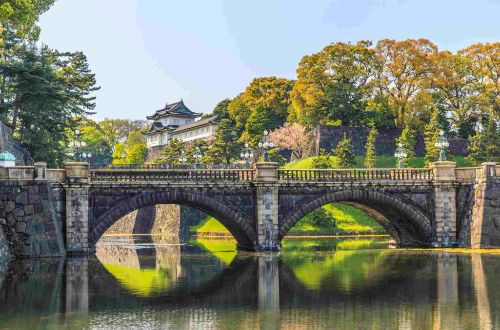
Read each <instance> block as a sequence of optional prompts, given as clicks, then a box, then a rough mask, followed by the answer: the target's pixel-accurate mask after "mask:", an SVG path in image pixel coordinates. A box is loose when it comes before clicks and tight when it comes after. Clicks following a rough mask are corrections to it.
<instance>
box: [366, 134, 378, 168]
mask: <svg viewBox="0 0 500 330" xmlns="http://www.w3.org/2000/svg"><path fill="white" fill-rule="evenodd" d="M377 135H378V131H377V129H376V128H372V129H370V131H369V132H368V137H367V139H366V146H365V150H366V153H365V160H364V164H365V166H366V167H368V168H373V167H375V166H376V164H377V149H376V143H377Z"/></svg>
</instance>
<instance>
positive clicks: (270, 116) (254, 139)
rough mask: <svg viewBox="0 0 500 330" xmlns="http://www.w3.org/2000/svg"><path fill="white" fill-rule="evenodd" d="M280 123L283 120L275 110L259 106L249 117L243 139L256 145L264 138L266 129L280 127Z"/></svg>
mask: <svg viewBox="0 0 500 330" xmlns="http://www.w3.org/2000/svg"><path fill="white" fill-rule="evenodd" d="M280 124H281V121H280V119H279V118H278V117H277V116H276V113H275V112H273V111H270V110H269V109H267V108H265V107H263V106H257V107H256V108H255V110H254V111H253V112H252V114H251V115H250V118H248V121H247V123H246V125H245V132H244V134H243V135H242V139H243V140H245V141H248V143H249V144H250V145H252V146H253V147H255V146H256V145H257V144H258V143H259V140H260V139H261V138H262V134H263V132H264V130H267V131H270V130H272V129H274V128H277V127H279V126H280Z"/></svg>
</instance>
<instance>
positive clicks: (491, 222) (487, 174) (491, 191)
mask: <svg viewBox="0 0 500 330" xmlns="http://www.w3.org/2000/svg"><path fill="white" fill-rule="evenodd" d="M499 246H500V177H497V176H496V163H483V164H482V166H481V168H479V169H477V170H476V181H475V183H474V205H473V207H472V226H471V247H472V248H494V247H499Z"/></svg>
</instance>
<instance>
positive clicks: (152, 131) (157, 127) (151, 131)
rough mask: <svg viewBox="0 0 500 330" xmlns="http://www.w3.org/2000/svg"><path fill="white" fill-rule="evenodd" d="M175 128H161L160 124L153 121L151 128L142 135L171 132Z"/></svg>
mask: <svg viewBox="0 0 500 330" xmlns="http://www.w3.org/2000/svg"><path fill="white" fill-rule="evenodd" d="M176 128H177V126H163V125H162V123H160V122H158V121H155V122H153V124H151V126H150V127H149V130H148V131H147V132H144V133H143V134H144V135H151V134H155V133H159V132H163V131H171V132H173V131H174V130H175V129H176Z"/></svg>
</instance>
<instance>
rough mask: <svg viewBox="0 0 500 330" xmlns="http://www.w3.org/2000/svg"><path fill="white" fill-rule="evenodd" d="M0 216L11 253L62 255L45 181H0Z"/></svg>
mask: <svg viewBox="0 0 500 330" xmlns="http://www.w3.org/2000/svg"><path fill="white" fill-rule="evenodd" d="M0 219H4V221H3V222H4V224H3V225H1V227H2V229H3V231H4V233H5V236H6V238H7V240H8V241H9V250H10V253H11V254H12V255H13V256H19V257H47V256H63V255H64V254H65V250H64V240H63V235H62V230H61V223H60V220H58V215H57V210H56V207H55V203H54V199H53V192H52V189H51V187H50V185H49V184H48V183H47V182H46V181H34V180H9V181H6V180H5V181H0Z"/></svg>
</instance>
